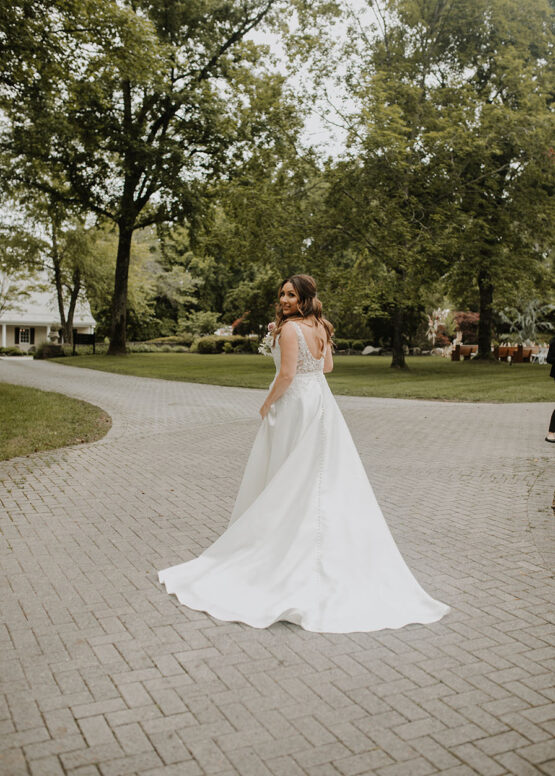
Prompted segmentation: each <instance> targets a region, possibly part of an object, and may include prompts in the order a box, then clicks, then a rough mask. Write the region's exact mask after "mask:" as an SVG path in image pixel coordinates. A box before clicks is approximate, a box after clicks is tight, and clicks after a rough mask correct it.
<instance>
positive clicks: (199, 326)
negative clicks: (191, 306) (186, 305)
mask: <svg viewBox="0 0 555 776" xmlns="http://www.w3.org/2000/svg"><path fill="white" fill-rule="evenodd" d="M219 325H220V315H219V313H215V312H213V311H211V310H199V311H193V312H190V313H187V315H185V316H184V317H182V318H180V319H179V331H180V333H187V334H191V335H194V336H203V335H205V334H213V333H214V331H215V330H216V329H217V328H218V326H219Z"/></svg>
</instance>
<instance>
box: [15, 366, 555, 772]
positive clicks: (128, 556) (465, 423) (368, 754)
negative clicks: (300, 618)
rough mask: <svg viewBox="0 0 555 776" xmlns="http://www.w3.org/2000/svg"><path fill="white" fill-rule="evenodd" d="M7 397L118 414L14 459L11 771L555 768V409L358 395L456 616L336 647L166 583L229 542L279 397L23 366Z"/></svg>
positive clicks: (404, 544)
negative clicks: (160, 575) (204, 607)
mask: <svg viewBox="0 0 555 776" xmlns="http://www.w3.org/2000/svg"><path fill="white" fill-rule="evenodd" d="M0 380H4V381H8V382H14V383H23V384H26V385H33V386H37V387H42V388H45V389H50V390H58V391H63V392H64V393H68V394H70V395H72V396H76V397H79V398H83V399H87V400H88V401H90V402H92V403H96V404H98V405H100V406H102V407H103V408H105V409H106V410H107V411H108V412H110V414H111V415H112V417H113V428H112V430H111V431H110V432H109V434H108V435H107V436H106V437H105V438H104V439H102V440H100V441H99V442H96V443H94V444H89V445H83V446H81V447H75V448H65V449H62V450H58V451H53V452H47V453H39V454H36V455H32V456H29V457H25V458H19V459H14V460H12V461H8V462H5V463H2V464H0V476H1V484H0V487H1V490H0V500H1V506H2V507H3V512H2V523H1V528H2V544H3V553H2V556H3V572H2V582H3V593H2V615H3V621H2V658H3V670H2V677H3V694H2V695H1V696H0V698H1V701H2V702H1V706H0V711H1V716H2V720H3V721H2V722H1V725H2V727H1V731H2V737H1V747H2V750H3V759H2V760H1V763H2V765H1V766H0V771H1V773H2V774H9V776H15V775H16V774H17V775H18V774H28V773H30V774H36V775H37V776H57V775H58V774H75V776H77V774H79V776H93V775H94V776H98V775H99V774H102V776H116V774H140V775H141V776H157V775H158V774H164V775H165V776H170V775H171V776H194V775H195V774H218V776H229V775H230V774H241V776H250V775H251V774H252V776H267V775H270V774H272V776H300V775H301V774H311V776H332V774H333V775H335V774H340V775H341V776H356V774H378V775H379V776H393V775H394V774H402V775H403V776H405V774H406V776H424V775H425V774H433V773H445V774H452V775H453V776H455V775H456V776H463V775H464V774H473V773H478V774H488V775H489V774H491V776H497V775H498V776H501V775H502V774H506V773H511V774H519V775H520V774H523V775H524V774H533V773H544V774H553V773H555V747H554V742H553V733H554V732H555V721H554V719H555V713H554V710H555V704H554V702H553V701H554V697H555V690H554V681H553V679H554V674H553V672H552V669H553V658H554V655H555V650H554V649H553V642H552V641H550V638H551V637H552V635H553V630H552V626H551V624H550V621H551V615H552V601H553V583H552V575H551V571H550V569H552V568H553V558H554V546H553V540H554V532H553V519H552V516H551V510H550V504H551V498H552V494H553V486H554V484H555V483H554V482H553V481H552V480H553V478H552V477H550V472H549V467H550V466H551V467H553V456H554V455H555V450H553V449H552V448H551V446H549V445H547V444H546V443H545V442H544V441H543V439H544V435H545V429H546V425H547V422H548V416H549V412H550V410H551V408H550V407H549V406H548V405H545V404H537V405H533V404H524V405H487V404H482V405H472V404H450V403H431V402H414V401H396V400H386V399H366V398H348V397H340V398H339V404H340V406H341V408H342V410H343V412H344V414H345V418H346V420H347V422H348V424H349V426H350V428H351V430H352V432H353V436H354V438H355V442H356V443H357V445H358V448H359V450H360V452H361V455H362V457H363V460H364V463H365V465H366V467H367V470H368V472H369V475H370V479H371V481H372V483H373V484H374V487H375V490H376V493H377V496H378V498H379V500H380V502H381V504H382V507H383V510H384V513H385V515H386V518H387V520H388V523H389V525H390V527H391V530H392V532H393V534H394V536H395V538H396V540H397V542H398V544H399V547H400V549H401V551H402V552H403V554H404V556H405V557H406V559H407V562H408V563H409V565H410V566H411V568H412V569H413V571H414V573H415V575H416V577H417V578H418V579H419V580H420V581H421V583H422V584H423V586H424V588H425V589H426V590H428V592H429V593H430V594H431V595H434V596H436V597H438V598H440V600H443V601H446V602H447V603H449V604H451V606H452V607H453V610H452V612H451V613H450V614H449V615H447V616H446V617H445V618H444V619H443V620H441V621H440V622H438V623H434V624H432V625H427V626H426V625H417V624H414V625H409V626H407V627H405V628H402V629H400V630H384V631H379V632H375V633H356V634H346V635H344V634H338V635H326V634H316V633H309V632H306V631H303V630H302V629H300V628H299V627H298V626H296V625H292V624H287V623H277V624H275V625H273V626H272V627H271V628H268V629H266V630H256V629H254V628H250V627H248V626H246V625H242V624H240V623H223V622H219V621H218V620H215V619H213V618H211V617H210V616H208V615H206V614H203V613H200V612H195V611H192V610H190V609H187V608H185V607H184V606H181V605H179V603H178V602H177V600H176V598H175V596H169V595H168V594H167V593H166V591H165V588H164V587H163V586H162V585H160V584H159V583H158V580H157V576H156V572H157V570H158V569H161V568H165V567H167V566H170V565H173V564H175V563H178V562H180V561H182V560H185V559H189V558H192V557H194V556H196V555H197V554H198V553H199V552H200V551H202V549H203V548H205V547H206V546H207V545H208V544H209V543H211V542H212V541H213V540H214V539H215V538H216V537H217V536H218V535H219V534H220V533H221V532H222V531H223V530H224V528H225V526H226V525H227V520H228V517H229V513H230V510H231V507H232V505H233V501H234V495H235V493H236V490H237V487H238V485H239V480H240V477H241V473H242V471H243V467H244V465H245V462H246V458H247V454H248V452H249V449H250V445H251V443H252V440H253V438H254V435H255V432H256V429H257V426H258V423H259V418H258V415H257V409H258V407H259V405H260V404H261V397H262V395H263V392H261V391H256V390H246V389H235V388H220V387H216V386H205V385H194V384H187V383H173V382H166V381H162V380H148V379H142V378H135V377H122V376H117V375H112V374H105V373H102V372H95V371H89V370H84V369H73V368H70V367H65V366H61V365H57V364H52V363H48V362H28V361H27V362H21V361H19V362H18V361H15V360H9V361H8V360H3V361H0ZM550 457H551V459H550ZM551 471H552V468H551Z"/></svg>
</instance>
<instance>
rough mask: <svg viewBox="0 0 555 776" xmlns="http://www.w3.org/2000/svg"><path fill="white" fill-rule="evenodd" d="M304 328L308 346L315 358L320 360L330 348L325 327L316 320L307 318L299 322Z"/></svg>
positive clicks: (311, 317)
mask: <svg viewBox="0 0 555 776" xmlns="http://www.w3.org/2000/svg"><path fill="white" fill-rule="evenodd" d="M297 323H298V324H299V326H300V327H301V328H302V331H303V334H304V338H305V340H306V344H307V345H308V349H309V351H310V353H311V354H312V356H313V358H315V359H320V358H322V356H324V355H325V353H326V349H327V346H328V341H327V335H326V330H325V328H324V325H323V324H322V323H320V322H319V321H317V320H316V318H314V316H312V315H311V316H308V317H307V318H305V319H303V320H300V321H297Z"/></svg>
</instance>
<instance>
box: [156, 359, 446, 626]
mask: <svg viewBox="0 0 555 776" xmlns="http://www.w3.org/2000/svg"><path fill="white" fill-rule="evenodd" d="M158 579H159V581H160V582H162V583H163V584H165V586H166V589H167V592H168V593H174V594H175V595H176V596H177V599H178V600H179V602H180V603H182V604H185V605H186V606H188V607H190V608H191V609H198V610H201V611H205V612H208V613H210V614H211V615H213V616H214V617H216V618H217V619H219V620H227V621H240V622H244V623H247V624H248V625H251V626H253V627H255V628H266V627H268V626H269V625H271V624H272V623H274V622H276V621H278V620H287V621H288V622H293V623H296V624H298V625H300V626H302V627H303V628H304V629H305V630H309V631H316V632H323V633H351V632H356V631H374V630H381V629H382V628H400V627H402V626H403V625H406V624H408V623H416V622H417V623H430V622H435V621H436V620H439V619H440V618H441V617H443V615H444V614H446V613H447V612H448V611H450V607H449V606H448V605H447V604H444V603H441V602H440V601H437V600H435V599H433V598H431V597H430V596H429V595H428V594H427V593H426V592H425V591H424V590H423V589H422V587H421V586H420V585H419V583H418V582H417V581H416V579H415V578H414V576H413V575H412V573H411V571H410V569H409V568H408V566H407V565H406V563H405V561H404V560H403V557H402V556H401V553H400V552H399V550H398V548H397V545H396V544H395V541H394V540H393V537H392V535H391V533H390V531H389V528H388V526H387V523H386V522H385V519H384V517H383V515H382V512H381V509H380V507H379V505H378V503H377V501H376V498H375V496H374V492H373V490H372V487H371V485H370V482H369V480H368V477H367V475H366V472H365V470H364V467H363V465H362V461H361V460H360V456H359V454H358V451H357V449H356V447H355V444H354V442H353V439H352V437H351V434H350V431H349V429H348V427H347V424H346V423H345V420H344V418H343V415H342V413H341V411H340V409H339V407H338V405H337V402H336V401H335V398H334V396H333V394H332V393H331V391H330V389H329V386H328V384H327V381H326V379H325V377H324V375H323V374H322V373H321V372H320V373H310V374H308V375H303V374H297V376H296V377H295V379H294V381H293V383H292V384H291V386H290V387H289V389H288V390H287V392H286V393H285V394H284V396H283V397H282V398H281V399H278V401H277V402H276V403H275V404H274V405H272V407H271V409H270V412H269V413H268V414H267V415H266V417H265V418H264V420H263V421H262V423H261V425H260V427H259V430H258V433H257V435H256V438H255V440H254V444H253V447H252V449H251V452H250V456H249V459H248V461H247V465H246V468H245V472H244V475H243V480H242V482H241V486H240V488H239V492H238V495H237V499H236V502H235V506H234V509H233V512H232V515H231V519H230V523H229V525H228V527H227V529H226V530H225V531H224V533H223V534H222V535H221V536H220V537H219V538H218V539H217V540H216V541H215V542H214V543H213V544H212V545H211V546H210V547H208V548H207V549H206V550H205V551H204V552H203V553H202V554H201V555H200V556H199V557H198V558H195V559H194V560H190V561H187V562H185V563H180V564H178V565H176V566H170V567H169V568H166V569H163V570H162V571H159V572H158Z"/></svg>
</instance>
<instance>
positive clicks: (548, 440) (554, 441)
mask: <svg viewBox="0 0 555 776" xmlns="http://www.w3.org/2000/svg"><path fill="white" fill-rule="evenodd" d="M545 441H546V442H553V444H555V439H548V438H547V437H546V438H545Z"/></svg>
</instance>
